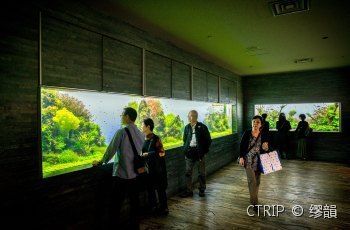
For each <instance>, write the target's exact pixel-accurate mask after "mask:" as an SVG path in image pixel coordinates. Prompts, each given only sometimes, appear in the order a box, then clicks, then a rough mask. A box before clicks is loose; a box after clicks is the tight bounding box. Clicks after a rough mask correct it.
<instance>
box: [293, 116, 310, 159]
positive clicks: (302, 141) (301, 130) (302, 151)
mask: <svg viewBox="0 0 350 230" xmlns="http://www.w3.org/2000/svg"><path fill="white" fill-rule="evenodd" d="M299 118H300V120H301V121H299V123H298V127H297V129H296V130H295V134H296V136H297V139H298V149H297V157H298V158H300V159H303V160H306V158H307V145H306V138H307V136H308V134H309V131H310V127H309V123H308V122H307V121H305V119H306V116H305V114H300V115H299Z"/></svg>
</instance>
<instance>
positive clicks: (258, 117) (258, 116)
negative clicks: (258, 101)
mask: <svg viewBox="0 0 350 230" xmlns="http://www.w3.org/2000/svg"><path fill="white" fill-rule="evenodd" d="M255 119H259V120H260V122H261V124H262V123H263V118H262V116H260V115H256V116H254V117H253V118H252V120H255Z"/></svg>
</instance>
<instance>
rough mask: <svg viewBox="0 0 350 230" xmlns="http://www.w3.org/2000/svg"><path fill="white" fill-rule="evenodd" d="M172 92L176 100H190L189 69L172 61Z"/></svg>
mask: <svg viewBox="0 0 350 230" xmlns="http://www.w3.org/2000/svg"><path fill="white" fill-rule="evenodd" d="M172 83H173V84H172V92H173V97H174V98H178V99H186V100H190V99H191V67H190V66H189V65H186V64H183V63H180V62H177V61H172Z"/></svg>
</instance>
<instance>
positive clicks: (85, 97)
mask: <svg viewBox="0 0 350 230" xmlns="http://www.w3.org/2000/svg"><path fill="white" fill-rule="evenodd" d="M125 107H132V108H134V109H136V111H137V112H138V117H137V120H136V125H137V126H138V127H139V128H141V122H142V120H143V119H145V118H147V117H150V118H152V119H153V120H154V122H155V128H154V133H156V134H157V135H159V136H160V137H161V139H162V142H163V144H164V147H165V149H166V150H169V149H171V148H175V147H179V146H181V145H182V144H183V143H182V136H183V130H184V127H185V125H186V124H187V123H188V119H187V114H188V112H189V111H190V110H192V109H194V110H197V111H198V113H199V118H198V120H199V121H201V122H203V123H205V124H206V125H207V126H208V128H209V131H210V133H211V136H212V138H218V137H222V136H226V135H230V134H232V133H234V132H236V128H234V130H233V128H232V127H236V125H235V124H236V123H237V120H236V117H235V115H234V116H233V112H232V111H233V105H232V104H219V103H208V102H196V101H186V100H174V99H164V98H151V97H140V96H130V95H121V94H112V93H102V92H90V91H79V90H68V89H53V88H44V87H43V88H41V136H42V138H41V139H42V143H41V147H42V165H43V175H44V177H48V176H53V175H57V174H62V173H67V172H71V171H76V170H79V169H83V168H87V167H91V163H92V162H93V161H94V160H100V159H101V158H102V156H103V154H104V152H105V150H106V148H107V146H108V144H109V143H110V141H111V139H112V138H113V136H114V134H115V132H116V131H117V130H118V129H120V128H122V124H121V116H120V115H121V114H122V112H123V109H124V108H125Z"/></svg>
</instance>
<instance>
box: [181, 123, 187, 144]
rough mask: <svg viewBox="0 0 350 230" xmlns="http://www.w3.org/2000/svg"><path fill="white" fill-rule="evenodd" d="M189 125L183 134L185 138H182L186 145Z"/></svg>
mask: <svg viewBox="0 0 350 230" xmlns="http://www.w3.org/2000/svg"><path fill="white" fill-rule="evenodd" d="M187 127H188V126H187V125H186V126H185V129H184V135H183V138H182V140H183V143H184V145H185V144H186V141H187Z"/></svg>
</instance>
